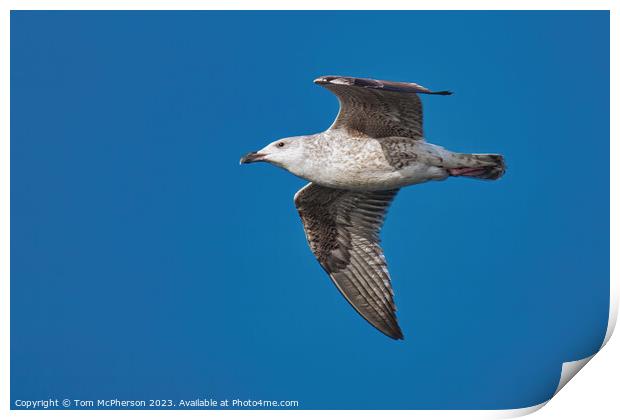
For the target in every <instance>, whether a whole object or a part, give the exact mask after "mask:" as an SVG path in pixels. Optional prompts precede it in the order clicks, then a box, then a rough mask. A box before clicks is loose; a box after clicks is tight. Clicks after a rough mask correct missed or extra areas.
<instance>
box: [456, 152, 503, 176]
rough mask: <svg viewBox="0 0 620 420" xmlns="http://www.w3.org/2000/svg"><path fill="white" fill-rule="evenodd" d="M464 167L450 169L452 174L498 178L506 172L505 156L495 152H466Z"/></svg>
mask: <svg viewBox="0 0 620 420" xmlns="http://www.w3.org/2000/svg"><path fill="white" fill-rule="evenodd" d="M462 156H463V163H464V165H463V167H458V168H451V169H448V172H449V173H450V175H451V176H466V177H469V178H478V179H488V180H496V179H499V178H501V176H502V175H504V172H506V165H505V164H504V157H503V156H502V155H494V154H464V155H462Z"/></svg>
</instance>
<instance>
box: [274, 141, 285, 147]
mask: <svg viewBox="0 0 620 420" xmlns="http://www.w3.org/2000/svg"><path fill="white" fill-rule="evenodd" d="M276 146H278V147H284V142H283V141H281V142H280V143H278V144H276Z"/></svg>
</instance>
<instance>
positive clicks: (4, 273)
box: [0, 0, 620, 419]
mask: <svg viewBox="0 0 620 420" xmlns="http://www.w3.org/2000/svg"><path fill="white" fill-rule="evenodd" d="M378 5H380V6H381V7H377V6H378ZM261 9H263V10H280V9H284V10H355V9H364V10H385V9H387V10H390V9H392V10H551V9H553V10H611V48H610V54H611V75H612V76H611V93H612V94H611V103H610V113H611V138H612V139H617V138H618V136H617V134H618V127H617V123H616V121H617V117H618V112H617V109H618V108H617V98H618V85H617V83H616V79H615V77H614V76H613V75H615V74H618V65H617V42H616V41H615V40H617V39H618V31H617V29H616V28H617V24H618V16H617V14H616V13H617V11H618V8H614V2H613V1H612V0H608V1H603V0H600V1H597V0H593V1H583V0H555V1H554V0H521V1H514V0H506V1H502V2H498V1H493V0H470V1H467V2H465V1H462V0H460V1H459V0H436V1H432V2H431V1H420V0H413V1H405V0H383V1H381V2H373V1H372V0H340V1H336V0H331V1H330V0H310V1H308V0H303V1H296V2H295V3H294V4H293V3H292V2H290V1H283V0H263V1H250V0H236V1H228V2H225V3H224V2H223V4H212V3H210V2H208V1H203V0H179V1H172V0H148V1H146V0H143V1H140V0H107V1H102V0H92V1H84V0H82V1H80V0H59V1H52V0H49V1H45V0H38V1H37V0H32V1H29V0H23V1H18V0H9V1H2V2H0V31H1V33H0V92H1V93H2V97H1V100H0V130H1V131H0V133H2V142H0V148H1V149H0V159H2V165H0V173H1V182H0V200H2V201H1V203H2V205H1V207H0V209H1V210H2V213H3V216H4V217H2V222H1V224H0V231H1V232H2V238H3V240H2V242H1V246H2V251H3V252H2V253H1V255H0V275H1V277H0V278H1V279H2V280H1V283H2V284H1V286H0V287H1V298H0V299H1V301H0V308H1V309H0V310H1V311H2V345H1V352H2V353H1V358H0V363H1V365H0V366H1V367H2V378H1V382H0V386H1V389H2V390H3V393H4V395H3V398H2V399H1V400H0V415H1V416H3V417H4V416H6V415H12V416H19V417H20V418H35V417H38V416H41V415H43V416H47V417H57V418H62V419H64V418H67V417H72V418H82V417H83V416H84V415H85V413H84V412H82V411H78V410H66V411H65V410H49V411H27V410H14V411H10V410H9V409H10V395H9V390H10V359H9V358H10V341H9V340H10V332H9V329H10V319H9V317H10V283H9V277H10V256H9V252H10V219H9V217H10V204H9V197H10V142H9V138H10V74H9V71H10V10H261ZM567 88H568V87H567ZM610 149H611V150H610V152H611V161H610V162H613V161H614V158H615V157H617V146H615V142H611V147H610ZM616 161H617V159H616ZM614 180H617V170H615V169H614V166H613V165H611V181H612V184H611V185H612V188H611V191H610V193H611V208H610V211H611V214H617V212H618V205H617V204H618V203H617V196H616V194H615V193H614V190H613V185H615V184H614V182H613V181H614ZM593 182H595V180H593ZM610 222H611V244H610V245H611V248H610V255H611V280H610V297H611V299H610V313H609V324H608V329H607V333H606V335H605V341H604V343H603V345H605V344H607V342H608V341H609V338H610V337H611V334H612V332H613V329H614V327H615V324H616V320H617V313H618V272H617V268H616V267H617V266H616V265H615V264H614V256H615V255H617V252H616V251H617V245H616V242H615V240H614V239H615V238H616V234H617V231H618V230H617V224H616V223H614V219H613V218H612V219H611V221H610ZM615 347H616V348H615V350H614V351H615V355H616V358H615V359H612V358H611V357H609V355H607V357H606V361H607V365H610V366H612V367H613V369H615V374H618V371H619V369H618V366H619V363H618V358H617V356H618V353H619V349H620V348H619V347H618V345H616V346H615ZM593 356H594V355H592V356H589V357H587V358H585V359H582V360H581V361H574V362H567V363H564V365H563V366H562V376H561V379H560V383H559V384H558V388H557V390H556V394H557V392H558V391H559V390H560V389H562V387H563V386H564V385H566V383H567V382H568V381H569V380H570V379H571V378H572V377H573V376H574V375H575V374H576V373H577V372H578V371H579V370H580V369H581V368H583V366H585V364H586V363H588V362H589V361H590V360H591V359H592V357H593ZM597 359H598V358H597ZM598 372H599V375H598V378H597V379H596V381H597V382H591V386H592V387H594V388H596V387H600V388H603V387H604V386H603V385H602V384H601V382H603V383H605V382H607V384H608V386H607V391H608V390H609V389H614V388H615V387H612V386H610V384H611V383H612V380H613V381H615V383H617V379H616V378H617V376H616V377H613V378H611V377H610V375H609V371H608V369H606V368H601V367H600V365H599V371H598ZM601 372H602V374H601ZM606 374H607V375H606ZM602 391H603V392H602V393H603V394H604V393H605V392H604V391H605V389H603V390H602ZM608 395H609V398H608V399H607V400H606V402H607V404H609V406H608V407H609V408H605V409H603V411H600V410H598V412H600V413H605V414H606V415H609V414H611V413H617V412H618V403H617V402H616V400H615V399H614V398H612V397H611V396H612V395H613V394H611V393H609V392H608ZM575 397H576V398H579V396H578V395H576V396H575ZM591 398H592V399H595V400H597V401H596V403H597V404H598V406H597V407H599V409H600V406H601V405H603V406H604V402H603V401H602V400H599V399H597V398H596V396H591ZM556 399H557V398H553V400H554V401H555V400H556ZM560 399H561V398H560ZM563 401H564V402H565V403H568V405H569V409H570V408H571V407H570V403H569V402H568V401H567V400H566V399H564V400H563ZM573 403H574V404H573V406H579V403H578V401H575V400H573ZM545 404H547V402H545V403H542V404H539V405H537V406H533V407H527V408H522V409H515V410H450V411H427V410H413V411H387V410H385V411H384V410H379V411H377V410H374V411H355V410H346V411H343V410H338V411H310V410H299V411H286V410H278V411H263V410H256V411H226V410H213V411H211V410H209V412H208V414H207V413H205V412H204V411H203V410H196V411H184V410H175V411H163V410H162V411H120V410H119V411H114V412H113V413H114V415H115V416H120V417H124V418H135V417H147V416H148V417H149V418H152V417H154V418H157V417H159V418H169V417H171V416H175V417H184V418H189V417H192V418H196V417H200V418H204V416H206V415H208V416H209V417H218V418H238V417H241V416H244V417H245V416H248V417H254V418H261V419H272V418H290V417H296V418H314V417H315V416H318V415H320V416H327V417H332V416H334V417H335V416H336V415H338V416H340V413H342V414H344V413H345V412H346V413H347V414H349V415H351V414H353V415H355V416H356V417H358V418H362V419H363V418H376V417H378V416H380V417H383V416H391V417H396V418H410V417H417V418H453V417H459V418H476V419H483V418H507V417H517V416H522V415H526V414H529V413H532V412H535V411H537V410H539V409H540V408H541V407H543V406H544V405H545ZM584 404H586V403H585V402H584ZM552 405H554V406H555V407H554V410H555V411H554V412H553V413H549V414H550V415H562V416H563V418H576V417H573V415H571V413H572V414H574V412H572V411H568V410H566V409H565V410H562V409H561V408H560V407H558V405H557V404H552ZM545 411H546V410H545ZM558 411H560V413H558ZM111 415H112V412H111V411H108V410H97V411H89V412H88V417H89V418H97V417H99V418H101V417H104V418H107V417H109V416H111ZM537 415H538V414H537Z"/></svg>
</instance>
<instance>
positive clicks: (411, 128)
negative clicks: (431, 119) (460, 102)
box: [314, 76, 451, 140]
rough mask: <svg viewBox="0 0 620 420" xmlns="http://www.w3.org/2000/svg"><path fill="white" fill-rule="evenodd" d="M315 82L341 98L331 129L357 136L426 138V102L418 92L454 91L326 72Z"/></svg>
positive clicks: (436, 93)
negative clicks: (423, 123)
mask: <svg viewBox="0 0 620 420" xmlns="http://www.w3.org/2000/svg"><path fill="white" fill-rule="evenodd" d="M314 83H316V84H318V85H321V86H323V87H325V88H326V89H329V90H330V91H332V92H333V93H334V94H335V95H336V96H338V100H339V101H340V112H339V113H338V117H337V118H336V120H335V121H334V123H333V124H332V126H331V127H330V129H339V128H344V129H346V130H347V131H348V132H350V133H351V135H352V136H354V137H355V136H365V137H371V138H375V139H380V138H383V137H407V138H410V139H414V140H422V139H423V136H424V131H423V129H422V102H421V101H420V97H419V96H418V95H417V93H425V94H430V95H450V94H451V93H450V92H448V91H440V92H433V91H431V90H429V89H426V88H425V87H423V86H420V85H417V84H415V83H403V82H389V81H387V80H373V79H363V78H359V77H357V78H356V77H342V76H323V77H319V78H318V79H316V80H315V81H314Z"/></svg>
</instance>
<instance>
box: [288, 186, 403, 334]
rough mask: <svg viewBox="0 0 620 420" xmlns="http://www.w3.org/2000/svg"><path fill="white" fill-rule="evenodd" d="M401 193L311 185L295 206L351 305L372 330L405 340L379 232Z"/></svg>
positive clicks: (318, 254) (319, 256) (321, 260)
mask: <svg viewBox="0 0 620 420" xmlns="http://www.w3.org/2000/svg"><path fill="white" fill-rule="evenodd" d="M397 192H398V190H389V191H374V192H360V191H347V190H337V189H334V188H327V187H322V186H320V185H318V184H315V183H310V184H308V185H306V186H305V187H304V188H302V189H301V190H299V192H297V194H295V206H296V207H297V210H298V211H299V215H300V217H301V220H302V222H303V225H304V230H305V232H306V239H307V240H308V244H309V245H310V249H311V250H312V252H313V253H314V255H316V258H317V259H318V261H319V263H320V264H321V266H322V267H323V268H324V269H325V271H326V272H327V274H329V276H330V278H331V279H332V280H333V282H334V284H335V285H336V287H338V290H340V292H341V293H342V295H343V296H344V297H345V298H346V299H347V300H348V301H349V303H351V305H352V306H353V307H354V308H355V310H357V312H358V313H359V314H360V315H362V316H363V317H364V318H365V319H366V320H367V321H368V322H370V323H371V324H372V325H373V326H374V327H376V328H377V329H379V330H380V331H381V332H383V333H384V334H386V335H388V336H389V337H392V338H394V339H401V338H403V334H402V332H401V330H400V327H399V326H398V322H397V321H396V314H395V311H396V306H395V305H394V294H393V291H392V285H391V282H390V275H389V273H388V269H387V264H386V261H385V257H384V256H383V250H382V249H381V246H380V239H379V231H380V230H381V227H382V226H383V221H384V219H385V213H386V212H387V208H388V207H389V205H390V203H391V202H392V200H393V199H394V197H395V196H396V193H397Z"/></svg>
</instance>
